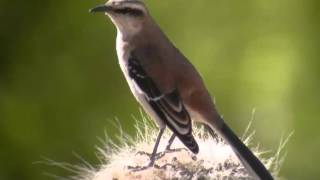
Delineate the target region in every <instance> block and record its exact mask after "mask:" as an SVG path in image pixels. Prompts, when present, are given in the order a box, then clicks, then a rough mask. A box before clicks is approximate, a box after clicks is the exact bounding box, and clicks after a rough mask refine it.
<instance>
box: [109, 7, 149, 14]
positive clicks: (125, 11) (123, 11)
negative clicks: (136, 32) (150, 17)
mask: <svg viewBox="0 0 320 180" xmlns="http://www.w3.org/2000/svg"><path fill="white" fill-rule="evenodd" d="M115 12H116V13H119V14H127V15H131V16H143V11H141V10H139V9H132V8H122V9H116V10H115Z"/></svg>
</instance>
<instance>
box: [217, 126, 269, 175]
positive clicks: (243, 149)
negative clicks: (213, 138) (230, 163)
mask: <svg viewBox="0 0 320 180" xmlns="http://www.w3.org/2000/svg"><path fill="white" fill-rule="evenodd" d="M220 134H221V135H222V137H223V138H224V139H225V140H226V141H227V142H228V143H229V144H230V145H231V147H232V149H233V151H234V152H235V153H236V155H237V156H238V158H239V159H240V161H241V162H242V164H243V165H244V167H245V168H246V169H247V170H248V171H249V173H251V174H252V175H254V176H255V178H258V179H259V180H273V177H272V176H271V174H270V172H269V171H268V170H267V169H266V167H265V166H264V165H263V164H262V163H261V161H260V160H259V159H258V158H257V157H256V156H255V155H254V154H253V153H252V152H251V151H250V149H249V148H248V147H247V146H246V145H244V144H243V143H242V141H241V140H240V139H239V138H238V137H237V135H235V133H234V132H233V131H232V130H231V129H230V128H229V127H228V126H227V125H226V124H224V125H223V127H222V129H221V131H220Z"/></svg>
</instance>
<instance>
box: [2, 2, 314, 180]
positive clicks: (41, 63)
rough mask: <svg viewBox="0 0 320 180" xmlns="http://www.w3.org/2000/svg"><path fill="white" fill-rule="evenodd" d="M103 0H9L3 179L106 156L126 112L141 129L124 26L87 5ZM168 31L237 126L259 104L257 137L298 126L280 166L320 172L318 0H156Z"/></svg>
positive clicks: (28, 177) (271, 142)
mask: <svg viewBox="0 0 320 180" xmlns="http://www.w3.org/2000/svg"><path fill="white" fill-rule="evenodd" d="M101 3H102V1H72V0H46V1H43V0H29V1H18V0H0V22H1V26H0V42H1V44H0V46H1V47H0V50H1V53H0V179H1V180H16V179H17V180H43V179H51V178H49V177H47V176H46V175H44V174H46V173H52V174H58V175H61V176H65V175H67V174H68V173H66V172H65V171H62V170H60V169H59V168H58V169H56V168H52V167H50V166H46V165H43V164H38V163H35V162H37V161H40V160H42V157H47V158H50V159H53V160H56V161H62V162H69V163H81V162H79V160H78V159H77V158H76V157H75V155H74V153H73V152H76V153H77V154H79V155H80V156H82V157H83V158H84V159H86V160H88V161H89V162H90V163H92V164H98V161H97V159H96V155H95V152H96V149H95V145H101V144H100V143H99V140H98V139H97V137H104V132H105V131H106V132H107V133H108V134H109V135H111V137H115V136H116V135H117V134H118V133H119V130H118V129H117V128H115V127H114V126H113V125H111V123H110V122H113V121H114V119H115V117H117V118H118V119H119V121H120V123H121V125H122V126H123V128H124V130H125V131H126V132H128V133H129V134H130V135H134V134H135V132H134V128H133V125H134V121H133V119H132V115H135V116H139V106H138V104H137V103H136V102H135V100H134V98H133V97H132V95H131V94H130V92H129V90H128V86H127V84H126V82H125V80H124V78H123V75H122V74H121V71H120V68H119V66H118V62H117V59H116V52H115V34H116V31H115V28H114V27H113V25H112V24H111V22H110V21H109V20H108V19H107V18H106V17H105V16H103V15H102V14H100V15H92V14H89V13H88V9H89V8H91V7H93V6H95V5H97V4H101ZM147 4H148V6H149V9H150V11H151V13H152V15H153V16H154V18H155V19H156V20H157V22H158V23H159V24H160V26H161V27H162V29H163V30H164V32H165V33H166V34H167V35H168V36H169V38H170V39H171V40H172V41H173V42H174V43H175V44H176V46H177V47H178V48H179V49H180V50H181V51H182V52H183V53H184V54H185V55H186V56H187V57H188V58H189V59H190V61H192V63H193V64H194V65H195V66H196V68H197V69H198V70H199V71H200V72H201V74H202V76H203V78H204V80H205V83H206V85H207V87H208V89H209V91H210V92H211V94H214V96H215V99H216V102H217V106H218V109H219V111H220V112H221V114H223V116H224V118H225V119H226V121H227V122H228V123H229V124H230V126H231V127H233V128H234V129H235V131H236V132H237V133H238V134H241V133H243V131H244V129H245V127H246V125H247V124H248V122H249V119H250V117H251V111H252V109H253V108H256V118H255V121H254V122H253V129H255V130H256V131H257V133H256V136H255V138H256V139H255V142H259V143H260V145H261V146H262V147H264V148H265V149H273V150H276V148H277V147H278V143H279V141H280V138H281V136H286V135H288V134H289V133H290V132H291V131H293V130H295V134H294V136H293V137H292V138H291V139H290V142H289V144H288V146H287V149H286V151H287V152H288V155H287V159H286V161H285V163H284V166H283V169H282V171H281V174H282V176H284V177H287V178H288V179H289V180H302V179H319V178H320V172H319V167H318V166H317V165H316V164H317V162H319V161H320V153H319V152H320V135H319V128H320V121H319V115H320V109H319V107H320V96H319V92H320V59H319V55H320V11H319V8H320V1H319V0H304V1H301V0H249V1H239V0H228V1H222V0H201V1H185V0H184V1H182V0H175V1H173V0H162V1H155V0H154V1H152V0H149V1H148V2H147Z"/></svg>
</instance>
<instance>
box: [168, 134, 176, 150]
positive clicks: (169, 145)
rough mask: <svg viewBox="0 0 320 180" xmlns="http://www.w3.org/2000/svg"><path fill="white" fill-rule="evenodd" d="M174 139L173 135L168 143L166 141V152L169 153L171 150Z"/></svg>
mask: <svg viewBox="0 0 320 180" xmlns="http://www.w3.org/2000/svg"><path fill="white" fill-rule="evenodd" d="M175 138H176V135H175V134H174V133H173V134H172V136H171V137H170V139H169V141H168V145H167V147H166V151H170V150H171V145H172V143H173V141H174V139H175Z"/></svg>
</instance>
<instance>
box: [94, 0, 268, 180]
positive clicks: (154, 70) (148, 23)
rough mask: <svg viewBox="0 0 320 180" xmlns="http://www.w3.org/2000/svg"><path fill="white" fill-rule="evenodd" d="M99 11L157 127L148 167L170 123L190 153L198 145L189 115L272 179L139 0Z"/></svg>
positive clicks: (115, 2) (264, 179)
mask: <svg viewBox="0 0 320 180" xmlns="http://www.w3.org/2000/svg"><path fill="white" fill-rule="evenodd" d="M90 12H103V13H105V14H106V15H107V16H109V18H110V19H111V20H112V22H113V23H114V25H115V26H116V28H117V40H116V49H117V55H118V59H119V64H120V67H121V69H122V71H123V74H124V75H125V78H126V80H127V82H128V84H129V86H130V90H131V91H132V93H133V95H134V96H135V98H136V99H137V101H138V102H139V103H140V104H141V106H142V107H143V109H144V110H145V111H146V112H147V113H148V114H149V115H150V116H151V118H152V119H153V120H155V121H156V122H157V124H158V126H159V128H160V132H159V135H158V137H157V140H156V143H155V146H154V150H153V152H152V154H151V156H150V163H149V165H148V166H146V168H147V167H152V166H153V165H154V162H155V157H156V153H157V149H158V145H159V142H160V139H161V136H162V134H163V132H164V130H165V128H166V126H168V127H169V128H170V130H171V131H172V132H173V135H172V137H171V138H170V140H169V145H168V148H169V147H170V145H171V144H172V142H173V141H174V139H175V137H178V138H179V139H180V140H181V142H182V143H183V144H184V145H185V146H186V147H187V148H188V149H189V150H190V151H192V152H193V153H195V154H197V153H198V152H199V147H198V144H197V142H196V140H195V139H194V137H193V135H192V122H191V120H194V121H197V122H200V123H202V124H204V125H206V127H208V128H209V130H210V132H211V134H212V135H213V134H214V132H217V133H218V134H219V135H221V136H222V137H223V138H224V140H226V141H227V142H228V143H229V144H230V146H231V147H232V149H233V150H234V152H235V153H236V155H237V156H238V157H239V159H240V161H241V162H242V164H243V165H244V166H245V167H246V168H247V170H248V172H249V173H251V175H252V176H253V177H255V178H256V179H261V180H272V179H273V178H272V176H271V174H270V173H269V172H268V170H267V169H266V168H265V166H264V165H263V164H262V163H261V162H260V161H259V159H258V158H257V157H256V156H255V155H254V154H253V153H252V152H251V151H250V150H249V149H248V148H247V147H246V146H245V145H244V144H243V143H242V142H241V140H240V139H239V138H238V137H237V136H236V135H235V133H233V131H232V130H231V129H230V128H229V126H228V125H227V124H226V123H225V122H224V120H223V119H222V118H221V117H220V115H219V113H218V112H217V110H216V109H215V106H214V103H213V102H212V99H211V96H210V94H209V92H208V90H207V89H206V87H205V85H204V83H203V80H202V78H201V76H200V75H199V73H198V72H197V70H196V69H195V68H194V66H193V65H192V64H191V63H190V62H189V61H188V60H187V58H186V57H185V56H184V55H183V54H182V53H181V52H180V51H179V50H178V49H177V48H176V47H175V46H174V45H173V44H172V43H171V42H170V40H169V39H168V38H167V36H166V35H165V34H164V33H163V32H162V31H161V29H160V28H159V26H158V25H157V24H156V23H155V21H154V20H153V19H152V17H151V16H150V14H149V12H148V10H147V8H146V6H145V4H144V3H143V2H142V1H139V0H110V1H108V2H107V3H106V4H103V5H100V6H98V7H95V8H93V9H91V10H90Z"/></svg>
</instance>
